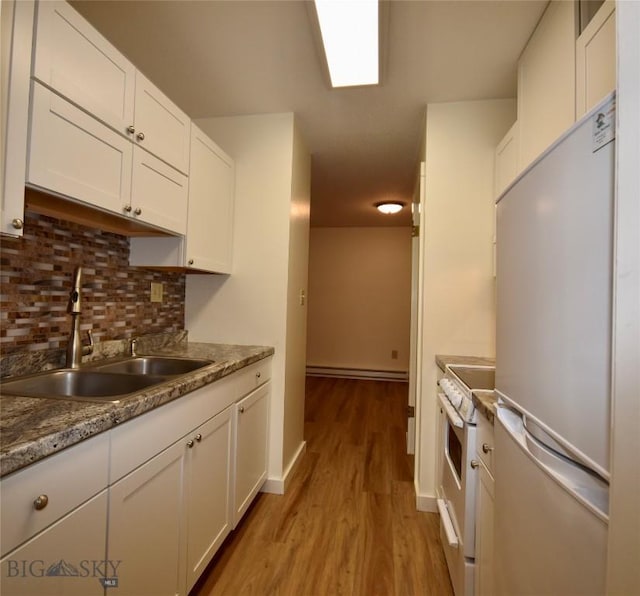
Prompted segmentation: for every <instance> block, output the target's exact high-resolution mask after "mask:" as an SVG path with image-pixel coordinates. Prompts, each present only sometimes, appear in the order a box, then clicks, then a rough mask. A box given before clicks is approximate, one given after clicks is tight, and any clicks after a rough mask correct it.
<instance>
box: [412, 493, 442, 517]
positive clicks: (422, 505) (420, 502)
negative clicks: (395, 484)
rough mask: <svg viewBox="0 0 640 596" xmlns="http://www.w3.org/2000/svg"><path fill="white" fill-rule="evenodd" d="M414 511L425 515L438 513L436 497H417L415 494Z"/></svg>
mask: <svg viewBox="0 0 640 596" xmlns="http://www.w3.org/2000/svg"><path fill="white" fill-rule="evenodd" d="M416 509H417V510H418V511H426V512H427V513H436V512H437V511H438V499H437V497H430V496H427V495H419V494H417V493H416Z"/></svg>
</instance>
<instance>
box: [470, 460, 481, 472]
mask: <svg viewBox="0 0 640 596" xmlns="http://www.w3.org/2000/svg"><path fill="white" fill-rule="evenodd" d="M479 466H480V462H479V461H478V460H477V459H472V460H471V467H472V468H473V469H474V470H475V469H476V468H478V467H479Z"/></svg>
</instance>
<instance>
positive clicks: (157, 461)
mask: <svg viewBox="0 0 640 596" xmlns="http://www.w3.org/2000/svg"><path fill="white" fill-rule="evenodd" d="M185 461H186V447H185V445H184V442H182V441H178V442H176V443H174V444H173V445H172V446H171V447H169V448H167V449H165V450H164V451H163V452H162V453H160V454H158V455H156V456H155V457H154V458H153V459H151V460H150V461H148V462H147V463H146V464H144V465H143V466H141V467H140V468H138V469H137V470H135V471H134V472H131V473H130V474H129V475H128V476H125V477H124V478H123V479H122V480H120V481H118V482H116V483H115V484H114V485H113V486H112V487H111V488H110V489H109V546H108V551H107V558H108V559H109V560H110V561H119V562H120V564H119V567H118V590H117V592H118V594H121V595H123V596H124V595H131V596H144V595H148V596H162V595H165V594H166V595H171V596H175V595H177V594H185V589H184V584H185V578H184V550H185V549H184V537H185V532H184V529H185V522H184V515H185V508H184V505H183V492H184V490H183V478H184V473H185V470H184V468H185Z"/></svg>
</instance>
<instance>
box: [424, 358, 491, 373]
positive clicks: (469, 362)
mask: <svg viewBox="0 0 640 596" xmlns="http://www.w3.org/2000/svg"><path fill="white" fill-rule="evenodd" d="M436 364H437V365H438V366H439V367H440V369H441V370H442V371H444V369H445V368H446V367H447V366H448V365H450V364H456V365H461V366H495V365H496V361H495V359H494V358H485V357H482V356H447V355H443V354H436Z"/></svg>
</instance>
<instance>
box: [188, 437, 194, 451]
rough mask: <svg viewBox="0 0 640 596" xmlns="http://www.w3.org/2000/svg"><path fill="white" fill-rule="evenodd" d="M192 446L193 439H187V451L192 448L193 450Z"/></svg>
mask: <svg viewBox="0 0 640 596" xmlns="http://www.w3.org/2000/svg"><path fill="white" fill-rule="evenodd" d="M193 445H194V443H193V439H189V440H188V441H187V447H189V449H192V448H193Z"/></svg>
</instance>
